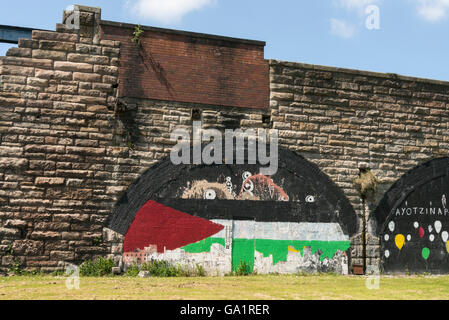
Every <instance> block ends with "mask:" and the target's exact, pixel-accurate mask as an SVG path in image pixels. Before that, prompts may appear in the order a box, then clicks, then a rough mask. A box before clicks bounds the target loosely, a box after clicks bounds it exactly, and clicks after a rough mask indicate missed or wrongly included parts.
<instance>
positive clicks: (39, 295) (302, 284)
mask: <svg viewBox="0 0 449 320" xmlns="http://www.w3.org/2000/svg"><path fill="white" fill-rule="evenodd" d="M66 279H67V278H66V277H52V276H34V277H28V276H22V277H0V299H6V300H16V299H19V300H29V299H32V300H42V299H43V300H49V299H58V300H59V299H67V300H72V299H75V300H77V299H82V300H94V299H96V300H127V299H138V300H175V299H176V300H179V299H188V300H228V299H232V300H247V299H250V300H272V299H275V300H283V299H286V300H322V299H328V300H336V299H338V300H371V299H374V300H387V299H388V300H412V299H413V300H415V299H417V300H434V299H438V300H449V276H438V277H437V276H422V275H421V276H409V277H408V276H399V277H390V276H381V280H380V289H379V290H369V289H367V287H366V280H367V278H366V277H360V276H335V275H331V276H329V275H316V276H313V275H309V276H306V277H304V276H298V275H279V276H276V275H252V276H250V277H235V276H234V277H232V276H230V277H201V278H192V277H168V278H160V277H152V278H135V277H134V278H130V277H112V276H111V277H85V278H81V279H80V289H79V290H68V289H67V288H66V286H65V281H66Z"/></svg>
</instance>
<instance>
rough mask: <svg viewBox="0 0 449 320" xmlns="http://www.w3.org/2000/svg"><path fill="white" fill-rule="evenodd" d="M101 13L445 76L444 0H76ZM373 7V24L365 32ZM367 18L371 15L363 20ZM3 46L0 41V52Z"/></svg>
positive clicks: (53, 10)
mask: <svg viewBox="0 0 449 320" xmlns="http://www.w3.org/2000/svg"><path fill="white" fill-rule="evenodd" d="M71 4H74V2H73V0H72V1H65V0H43V1H32V0H26V1H24V0H15V1H11V2H9V3H8V6H3V8H2V10H1V11H0V24H6V25H18V26H26V27H35V28H42V29H50V30H54V28H55V24H56V23H59V22H61V18H62V10H63V9H64V8H66V7H68V6H69V5H71ZM78 4H83V5H90V6H99V7H101V8H102V9H103V14H102V18H103V19H104V20H113V21H120V22H130V23H140V24H142V25H150V26H156V27H164V28H173V29H180V30H187V31H195V32H203V33H211V34H219V35H225V36H231V37H239V38H248V39H255V40H264V41H266V42H267V47H266V53H265V57H266V58H267V59H271V58H274V59H280V60H288V61H296V62H304V63H311V64H318V65H328V66H335V67H344V68H353V69H361V70H369V71H378V72H389V73H398V74H403V75H409V76H417V77H423V78H432V79H439V80H448V81H449V68H448V66H449V64H448V56H449V41H448V40H449V0H318V1H311V0H277V1H273V0H271V1H268V0H239V1H237V0H108V1H106V0H97V1H95V0H80V1H79V2H78ZM370 5H375V6H376V8H378V9H379V10H378V13H379V26H380V29H372V30H369V29H368V28H367V27H366V20H367V19H369V18H372V17H373V16H372V15H371V14H372V12H373V11H371V12H370V13H366V12H365V10H366V8H367V7H368V6H370ZM370 21H373V20H370ZM8 47H9V45H4V44H0V55H4V54H5V52H6V49H7V48H8Z"/></svg>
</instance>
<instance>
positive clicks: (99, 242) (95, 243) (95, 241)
mask: <svg viewBox="0 0 449 320" xmlns="http://www.w3.org/2000/svg"><path fill="white" fill-rule="evenodd" d="M102 242H103V238H102V237H101V236H99V237H96V238H95V239H93V240H92V243H93V245H94V246H99V245H100V244H101V243H102Z"/></svg>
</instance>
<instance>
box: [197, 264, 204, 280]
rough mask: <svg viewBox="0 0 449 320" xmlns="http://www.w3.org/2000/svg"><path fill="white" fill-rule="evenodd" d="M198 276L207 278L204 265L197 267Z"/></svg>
mask: <svg viewBox="0 0 449 320" xmlns="http://www.w3.org/2000/svg"><path fill="white" fill-rule="evenodd" d="M196 276H197V277H205V276H206V270H204V267H203V266H202V265H199V264H197V265H196Z"/></svg>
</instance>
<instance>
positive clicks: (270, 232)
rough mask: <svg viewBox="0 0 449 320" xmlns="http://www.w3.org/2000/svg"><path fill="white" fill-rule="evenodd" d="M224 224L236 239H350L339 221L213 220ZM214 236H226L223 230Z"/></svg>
mask: <svg viewBox="0 0 449 320" xmlns="http://www.w3.org/2000/svg"><path fill="white" fill-rule="evenodd" d="M211 221H212V222H214V223H218V224H221V225H223V226H231V225H233V228H232V237H233V238H234V239H269V240H289V241H301V240H302V241H349V236H347V235H345V234H344V233H343V230H342V229H341V227H340V224H338V223H321V222H316V223H309V222H301V223H297V222H255V221H239V220H236V221H231V220H211ZM213 237H214V238H225V231H224V230H222V231H220V232H219V233H217V234H216V235H214V236H213Z"/></svg>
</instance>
